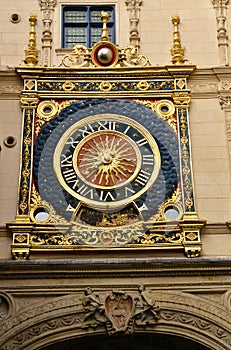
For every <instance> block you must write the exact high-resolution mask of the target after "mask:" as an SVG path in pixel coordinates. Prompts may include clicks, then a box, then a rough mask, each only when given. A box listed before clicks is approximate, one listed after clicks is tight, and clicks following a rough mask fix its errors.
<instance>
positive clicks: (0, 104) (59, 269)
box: [0, 0, 231, 350]
mask: <svg viewBox="0 0 231 350" xmlns="http://www.w3.org/2000/svg"><path fill="white" fill-rule="evenodd" d="M78 3H79V4H83V3H84V4H85V3H87V4H95V1H93V0H89V1H87V2H86V1H80V0H78V1H76V0H69V1H67V0H63V1H60V0H24V1H18V0H8V1H7V3H6V4H4V8H3V5H2V9H1V23H0V52H1V56H0V110H1V117H0V118H1V128H0V135H1V138H0V145H1V154H0V156H1V157H0V169H1V171H0V183H1V187H0V208H1V210H0V224H1V226H0V269H1V274H0V323H1V327H0V329H1V334H0V349H2V350H14V349H15V350H33V349H34V350H38V349H45V350H52V349H53V347H52V344H53V346H55V345H54V344H55V343H57V342H61V341H62V342H64V341H65V340H67V341H71V339H79V341H80V342H82V341H83V340H82V339H85V338H84V337H86V336H88V337H91V336H93V335H95V336H96V335H97V336H101V335H103V336H105V337H106V339H108V337H110V336H112V337H113V336H114V335H116V334H121V335H124V336H125V335H128V336H132V335H135V334H140V333H142V334H144V333H150V332H151V334H153V335H156V334H163V333H165V334H170V335H173V336H177V337H185V338H188V339H190V340H191V341H192V342H194V343H195V349H197V347H196V346H198V343H199V344H200V346H201V347H202V346H204V347H205V350H206V349H213V350H224V349H225V350H229V349H230V346H231V340H230V339H231V314H230V308H231V306H230V305H231V302H230V300H231V299H230V295H231V294H230V291H231V279H230V262H231V250H230V243H231V223H230V222H231V221H230V212H231V178H230V172H231V70H230V60H231V57H230V37H231V32H230V31H231V25H230V18H231V16H230V15H231V4H230V2H229V1H228V0H206V1H205V0H203V1H202V0H197V1H191V2H190V1H186V0H179V1H172V0H155V1H153V0H114V1H109V0H101V1H99V2H97V3H99V4H111V3H113V4H115V5H116V37H117V44H118V46H120V47H124V46H126V45H129V44H131V45H136V46H137V48H138V51H139V53H140V54H144V55H147V56H148V58H149V61H150V62H151V65H152V66H156V65H160V66H161V65H169V64H170V62H171V53H170V51H169V49H170V47H172V42H173V26H172V23H171V17H172V16H173V15H176V14H177V13H178V14H179V15H180V19H181V22H180V26H179V28H180V34H181V42H182V46H183V47H185V48H186V51H185V57H186V59H187V60H188V61H186V63H185V64H187V63H189V64H191V63H193V64H195V65H196V69H195V70H194V72H193V73H192V74H191V76H190V77H189V79H188V86H189V89H190V90H191V102H190V110H189V111H190V114H189V124H190V133H191V153H192V167H193V174H194V191H195V197H196V211H197V214H198V217H199V219H200V220H205V221H206V225H205V226H204V227H203V229H202V232H201V241H202V251H201V256H200V257H198V258H195V259H193V260H191V259H189V258H185V257H184V255H183V253H182V252H181V251H178V250H173V251H171V250H168V251H166V250H161V249H160V250H142V251H141V252H139V251H137V250H135V251H129V252H127V251H124V250H117V251H113V252H112V251H111V252H110V251H104V252H103V251H100V250H99V251H94V250H92V251H91V250H90V251H86V252H85V251H84V250H83V251H80V252H76V251H72V252H67V251H66V252H62V251H61V249H60V251H56V252H55V253H54V254H52V253H51V251H49V249H48V250H47V251H43V252H42V253H39V252H35V253H34V254H33V256H32V257H31V258H30V259H29V261H14V260H13V259H12V256H11V243H12V232H10V230H8V229H6V224H7V223H12V222H14V220H15V217H16V214H17V196H18V181H19V174H20V156H22V155H20V152H21V151H20V147H21V134H22V112H21V106H20V97H19V95H20V93H21V91H22V90H23V82H22V80H21V78H20V77H19V76H18V74H17V72H16V70H15V67H17V66H20V65H21V64H22V60H24V58H25V54H24V49H25V46H26V45H27V43H28V39H29V30H30V27H29V22H28V18H29V15H30V13H31V12H34V13H36V14H37V23H36V46H37V48H38V49H39V56H38V60H39V63H38V67H41V66H44V67H48V69H49V67H52V66H56V67H57V66H58V65H59V64H60V61H61V59H62V57H63V55H64V54H67V53H70V52H71V50H67V49H61V23H60V18H61V5H62V4H78ZM13 15H18V16H16V17H15V16H13ZM112 300H117V302H118V305H119V308H120V310H121V309H123V317H122V316H121V319H122V321H121V319H120V321H119V320H118V318H116V317H115V316H113V315H114V314H113V313H112V308H111V306H110V305H112V304H111V301H112ZM125 309H126V310H125ZM124 310H125V311H124ZM89 339H90V338H89ZM75 341H77V340H75ZM182 344H183V343H182ZM196 344H197V345H196ZM49 346H50V347H49ZM68 346H69V347H70V349H72V348H71V346H72V345H68ZM177 346H178V347H179V349H181V347H180V346H181V342H180V340H178V343H177ZM189 346H190V344H189ZM57 348H58V345H57ZM118 348H119V345H118ZM68 349H69V348H68ZM165 349H166V350H168V348H167V347H163V350H165ZM189 349H190V348H189ZM192 349H193V348H192ZM202 349H204V348H202ZM161 350H162V349H161Z"/></svg>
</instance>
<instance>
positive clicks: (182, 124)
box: [8, 64, 205, 259]
mask: <svg viewBox="0 0 231 350" xmlns="http://www.w3.org/2000/svg"><path fill="white" fill-rule="evenodd" d="M194 69H195V66H193V65H187V64H184V65H179V66H177V65H176V66H173V65H168V66H162V67H161V66H158V67H137V68H136V67H132V68H131V67H128V68H123V69H121V68H116V67H113V68H111V69H110V70H109V69H99V68H92V69H85V68H79V69H78V70H76V69H72V68H68V69H67V68H44V67H33V68H32V67H30V68H28V67H18V68H17V69H16V70H17V73H18V74H19V75H20V76H21V77H22V79H23V80H24V88H23V91H22V93H21V98H20V99H21V107H22V111H23V129H22V130H23V133H22V148H21V169H20V180H19V195H18V210H17V216H16V220H15V222H14V223H9V224H8V226H9V229H10V230H11V232H12V234H13V242H12V256H13V258H15V259H28V257H29V255H30V254H33V252H43V251H49V252H52V251H59V252H61V251H66V252H68V251H75V250H81V249H84V251H86V250H88V249H90V250H92V249H96V250H101V251H104V249H106V250H108V249H111V250H118V249H124V250H126V251H128V252H129V250H134V249H138V250H139V251H140V250H147V249H152V250H153V249H154V250H155V249H158V250H159V249H163V250H166V249H170V250H172V249H175V250H179V249H180V250H182V251H184V252H185V254H186V256H188V257H197V256H199V254H200V251H201V245H202V244H201V238H200V231H201V228H202V227H203V225H204V223H205V222H204V221H201V220H199V219H198V215H197V212H196V209H195V195H194V187H193V172H192V161H191V146H190V131H189V107H190V101H191V97H190V91H189V89H188V88H187V80H188V78H189V76H190V75H191V73H192V72H193V70H194ZM89 98H107V99H111V98H113V99H115V98H116V99H132V100H134V101H139V103H142V104H145V105H146V106H147V107H149V108H150V109H151V110H152V111H154V112H155V113H157V114H158V115H159V116H160V117H161V118H162V119H163V120H165V121H166V123H168V124H169V125H170V126H171V127H172V128H173V130H176V131H177V134H178V142H179V157H180V176H181V190H180V191H179V189H178V191H177V192H176V193H174V195H173V197H172V198H170V199H168V200H167V201H166V202H164V203H163V204H162V206H161V207H160V208H159V212H158V215H156V216H154V217H152V218H151V219H150V220H149V222H148V225H147V227H146V228H147V230H146V233H143V232H142V229H141V226H142V223H140V222H137V224H136V225H134V226H133V227H132V228H130V229H129V230H130V233H128V232H127V231H128V230H127V229H126V226H125V227H124V226H121V232H122V233H121V235H122V236H123V235H124V236H126V235H128V234H130V235H132V234H133V235H134V234H135V235H136V240H135V241H136V242H137V243H134V244H127V242H125V243H123V240H122V243H121V244H119V245H117V246H116V247H115V246H112V247H110V244H109V245H108V246H106V245H105V247H103V246H101V247H97V245H96V246H94V242H93V244H83V245H78V244H77V243H76V244H75V243H73V242H76V235H77V234H78V232H80V231H79V228H78V225H73V226H71V224H70V223H69V222H67V221H66V220H65V219H63V218H61V217H58V216H57V215H56V213H55V211H54V208H52V206H50V204H49V203H44V201H43V199H42V198H41V197H40V195H39V193H38V192H37V191H36V189H35V187H34V185H33V178H32V163H33V144H34V135H36V134H38V133H39V131H40V130H41V128H42V126H43V125H44V124H45V123H49V121H50V120H51V119H52V118H53V117H54V116H56V115H57V114H58V113H60V111H61V110H62V109H63V108H65V107H66V106H68V105H70V104H71V103H73V102H74V101H77V100H80V99H89ZM60 99H61V100H62V102H61V103H60ZM174 113H175V114H174ZM174 115H175V116H176V119H175V117H174ZM171 205H172V206H174V207H175V208H178V209H179V211H180V210H181V211H183V212H182V213H181V214H182V215H180V217H179V220H177V222H172V221H171V220H168V219H167V217H166V216H165V208H166V207H168V206H171ZM182 205H183V209H182ZM38 207H46V208H47V210H49V212H50V219H49V220H48V221H45V222H43V223H39V222H36V220H35V218H34V211H35V209H36V208H38ZM157 216H158V218H157ZM121 224H122V225H123V219H121ZM111 229H112V231H113V230H115V229H116V228H115V227H112V228H111ZM86 230H88V228H86ZM101 231H102V230H101ZM132 231H133V233H132ZM170 231H171V232H172V233H173V234H172V236H171V237H168V235H167V234H166V232H170ZM102 232H106V233H102V235H104V236H105V235H106V236H107V237H106V236H105V237H104V239H105V240H107V239H108V241H110V239H111V237H110V233H109V230H108V227H105V231H102ZM35 237H37V240H36V239H35ZM38 237H39V239H38ZM141 242H142V243H141ZM169 254H170V253H169Z"/></svg>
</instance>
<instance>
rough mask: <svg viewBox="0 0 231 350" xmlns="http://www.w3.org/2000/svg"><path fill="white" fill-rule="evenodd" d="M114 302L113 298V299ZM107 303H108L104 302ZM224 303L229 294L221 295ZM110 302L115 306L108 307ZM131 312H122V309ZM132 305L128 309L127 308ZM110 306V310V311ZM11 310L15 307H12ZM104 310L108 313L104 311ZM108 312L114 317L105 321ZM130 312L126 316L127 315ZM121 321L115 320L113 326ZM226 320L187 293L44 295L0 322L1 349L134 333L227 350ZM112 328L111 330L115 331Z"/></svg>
mask: <svg viewBox="0 0 231 350" xmlns="http://www.w3.org/2000/svg"><path fill="white" fill-rule="evenodd" d="M116 297H117V298H116ZM108 298H109V299H110V298H111V299H110V300H111V301H112V304H111V305H109V304H108V300H109V299H108ZM227 298H228V303H230V294H227ZM113 301H114V302H115V303H114V304H113ZM129 303H130V304H131V305H132V307H131V308H130V311H129V310H128V304H129ZM132 303H133V304H132ZM115 305H116V309H114V306H115ZM15 307H17V305H16V306H15ZM108 310H109V311H108ZM110 311H111V312H112V313H113V315H114V319H113V317H110ZM129 312H130V313H129ZM119 319H121V321H119ZM230 323H231V315H230V312H229V311H228V310H227V309H225V307H224V306H222V305H220V304H217V303H216V302H214V301H212V300H206V299H203V298H201V297H199V296H196V295H193V294H191V293H185V292H179V291H166V290H162V291H160V290H157V291H156V290H153V289H151V288H150V287H149V288H144V287H143V286H140V287H138V288H134V287H133V288H129V289H128V290H126V289H124V286H116V287H115V286H114V287H113V289H108V288H107V287H105V288H104V289H102V287H101V288H100V287H98V288H95V289H94V290H92V289H91V288H90V287H87V288H85V289H83V290H79V291H76V292H75V293H73V294H69V295H64V296H61V297H60V296H59V297H58V296H56V297H54V296H52V295H51V296H48V297H47V300H46V301H45V300H44V301H43V302H42V303H41V302H40V301H38V302H37V301H36V296H35V297H34V300H33V304H32V305H31V303H28V305H27V306H26V307H24V308H23V309H20V310H17V313H16V312H15V310H14V312H12V314H11V315H10V316H8V317H2V319H1V329H0V334H1V335H0V342H1V344H2V346H1V349H2V350H16V349H17V350H29V349H30V350H35V349H37V348H38V347H41V346H44V345H48V344H49V343H51V342H54V341H58V340H62V339H65V338H67V334H69V337H75V336H83V335H91V334H92V335H93V334H94V335H96V334H108V336H110V335H113V334H115V333H117V332H119V333H120V334H132V333H136V332H140V331H142V332H144V333H145V332H150V331H151V332H169V330H171V333H172V334H175V335H178V334H179V329H180V333H181V335H182V336H185V337H188V338H190V339H191V340H195V341H199V342H201V343H203V344H204V345H207V346H209V347H210V348H211V349H213V350H229V349H230V346H231V332H230V331H229V329H230ZM116 325H117V326H118V327H117V329H116V327H115V326H116Z"/></svg>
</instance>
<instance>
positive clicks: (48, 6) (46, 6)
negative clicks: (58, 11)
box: [39, 0, 57, 67]
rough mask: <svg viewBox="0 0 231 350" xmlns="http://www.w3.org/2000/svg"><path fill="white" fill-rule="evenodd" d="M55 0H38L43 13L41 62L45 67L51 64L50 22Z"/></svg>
mask: <svg viewBox="0 0 231 350" xmlns="http://www.w3.org/2000/svg"><path fill="white" fill-rule="evenodd" d="M56 4H57V0H39V5H40V7H41V11H42V13H43V35H42V62H43V65H44V66H45V67H47V66H51V49H52V40H53V39H52V22H53V13H54V8H55V6H56Z"/></svg>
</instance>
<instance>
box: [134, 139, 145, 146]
mask: <svg viewBox="0 0 231 350" xmlns="http://www.w3.org/2000/svg"><path fill="white" fill-rule="evenodd" d="M146 143H148V141H147V140H146V139H145V138H143V139H140V140H138V141H136V144H137V145H138V146H139V147H141V146H143V145H146Z"/></svg>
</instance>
